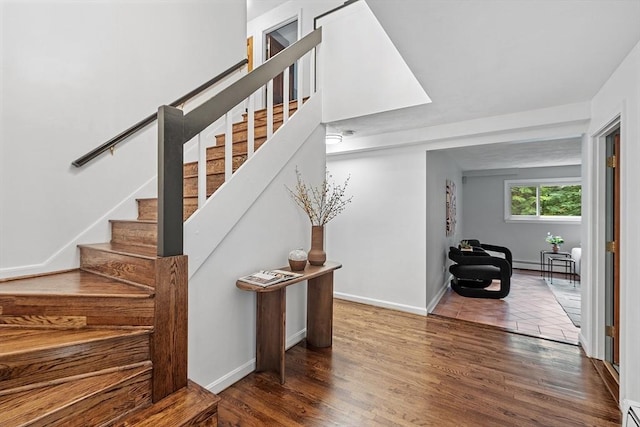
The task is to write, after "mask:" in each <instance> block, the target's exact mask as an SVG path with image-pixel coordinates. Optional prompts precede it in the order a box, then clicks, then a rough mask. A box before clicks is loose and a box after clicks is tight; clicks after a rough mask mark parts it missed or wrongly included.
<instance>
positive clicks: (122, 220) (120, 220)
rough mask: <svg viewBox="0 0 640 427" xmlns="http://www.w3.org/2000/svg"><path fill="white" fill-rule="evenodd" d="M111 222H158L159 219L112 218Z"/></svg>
mask: <svg viewBox="0 0 640 427" xmlns="http://www.w3.org/2000/svg"><path fill="white" fill-rule="evenodd" d="M109 222H120V223H131V224H157V223H158V221H155V220H150V219H110V220H109Z"/></svg>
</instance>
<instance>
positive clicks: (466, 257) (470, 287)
mask: <svg viewBox="0 0 640 427" xmlns="http://www.w3.org/2000/svg"><path fill="white" fill-rule="evenodd" d="M469 243H470V244H471V246H472V247H473V250H472V251H462V250H460V249H458V248H455V247H453V246H451V247H450V248H449V259H451V260H452V261H454V262H455V264H453V265H451V266H450V267H449V272H450V273H451V274H452V275H453V279H451V288H452V289H453V290H454V291H456V292H457V293H458V294H460V295H462V296H465V297H471V298H496V299H498V298H504V297H506V296H507V295H509V290H510V288H511V264H512V262H513V258H512V255H511V251H510V250H509V249H507V248H505V247H503V246H496V245H488V244H485V243H480V242H479V241H477V240H469ZM486 251H492V252H500V253H503V254H504V258H501V257H496V256H491V255H489V253H487V252H486ZM494 279H498V280H500V289H498V290H497V291H490V290H487V289H485V288H487V287H488V286H489V285H490V284H491V282H492V281H493V280H494Z"/></svg>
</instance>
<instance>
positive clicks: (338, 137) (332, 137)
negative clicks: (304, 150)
mask: <svg viewBox="0 0 640 427" xmlns="http://www.w3.org/2000/svg"><path fill="white" fill-rule="evenodd" d="M324 142H325V144H328V145H331V144H339V143H341V142H342V134H340V133H328V134H327V135H326V136H325V137H324Z"/></svg>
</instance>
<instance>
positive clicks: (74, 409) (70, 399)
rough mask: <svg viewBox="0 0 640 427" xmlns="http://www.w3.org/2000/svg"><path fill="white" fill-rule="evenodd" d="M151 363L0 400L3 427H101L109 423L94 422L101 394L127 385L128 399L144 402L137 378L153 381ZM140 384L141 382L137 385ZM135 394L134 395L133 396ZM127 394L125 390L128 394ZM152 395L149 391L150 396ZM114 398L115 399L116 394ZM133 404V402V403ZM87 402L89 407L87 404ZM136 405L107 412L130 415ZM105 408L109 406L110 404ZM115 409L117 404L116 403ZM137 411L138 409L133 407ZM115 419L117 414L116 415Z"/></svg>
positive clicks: (60, 383) (81, 378) (41, 388)
mask: <svg viewBox="0 0 640 427" xmlns="http://www.w3.org/2000/svg"><path fill="white" fill-rule="evenodd" d="M150 373H151V363H150V362H145V363H141V364H138V365H136V366H132V367H126V368H122V369H117V370H108V371H106V372H101V373H97V374H95V375H91V376H84V377H70V378H68V379H67V381H64V382H59V383H54V384H47V385H44V386H42V387H39V388H35V389H31V390H25V391H19V392H16V393H10V394H6V395H4V396H0V425H2V426H3V427H17V426H26V425H38V426H39V425H54V426H63V425H64V426H67V425H73V426H79V425H85V426H89V425H102V424H104V422H105V421H108V420H109V419H110V418H107V419H106V420H105V419H103V420H95V418H93V417H94V414H93V412H94V410H95V409H96V405H97V399H98V398H99V395H100V394H101V393H107V392H108V391H109V390H116V391H117V389H118V388H124V387H125V386H126V385H127V384H128V387H127V389H130V390H129V395H130V396H131V397H134V396H135V398H136V399H137V400H141V399H144V397H145V396H143V395H142V394H144V391H143V389H142V388H140V386H137V387H136V383H135V382H134V380H135V379H136V378H138V377H142V376H148V377H149V378H150ZM138 382H140V381H138ZM134 390H135V392H136V393H135V394H134V393H132V392H133V391H134ZM125 392H126V390H125ZM149 393H150V392H149V391H147V392H146V394H147V395H148V394H149ZM110 395H111V398H112V399H115V397H114V396H113V393H110ZM131 400H133V399H131ZM85 402H86V403H85ZM135 403H137V402H133V401H132V402H128V403H127V402H121V403H120V405H121V406H120V407H114V408H111V409H109V408H105V409H104V410H105V411H107V412H114V411H116V410H117V411H119V412H120V414H122V413H123V412H129V411H131V410H132V409H133V408H132V407H131V408H127V407H126V406H131V405H135ZM104 404H105V405H110V403H109V402H108V401H105V402H104ZM113 404H114V405H115V403H113ZM134 407H135V406H134ZM113 415H114V416H115V415H117V414H113Z"/></svg>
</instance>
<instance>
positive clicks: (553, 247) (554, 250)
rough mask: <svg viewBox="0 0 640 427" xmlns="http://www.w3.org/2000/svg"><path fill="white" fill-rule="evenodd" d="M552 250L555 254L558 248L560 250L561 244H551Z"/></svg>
mask: <svg viewBox="0 0 640 427" xmlns="http://www.w3.org/2000/svg"><path fill="white" fill-rule="evenodd" d="M551 250H552V251H553V253H554V254H557V253H558V250H560V246H558V245H555V244H554V245H553V246H551Z"/></svg>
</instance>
